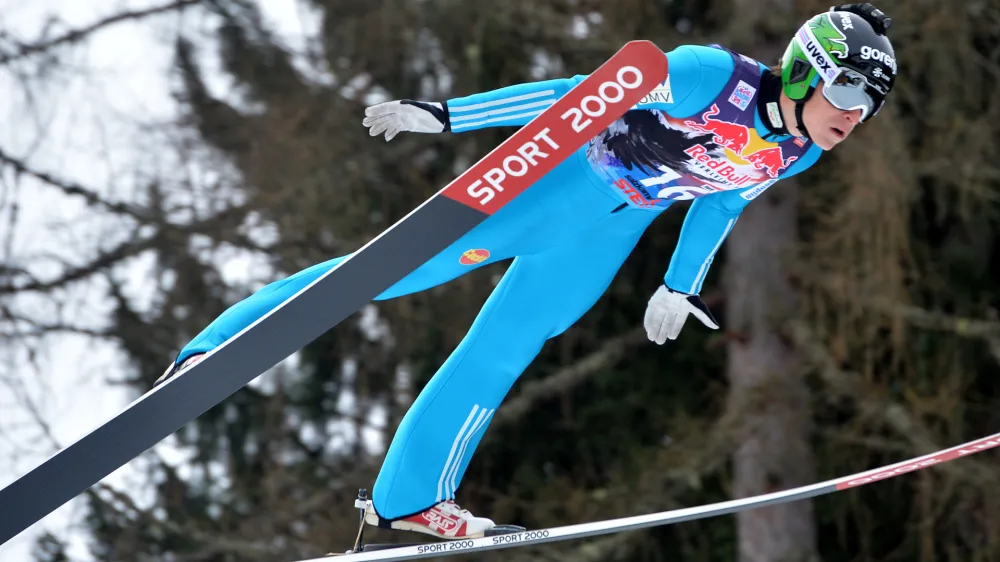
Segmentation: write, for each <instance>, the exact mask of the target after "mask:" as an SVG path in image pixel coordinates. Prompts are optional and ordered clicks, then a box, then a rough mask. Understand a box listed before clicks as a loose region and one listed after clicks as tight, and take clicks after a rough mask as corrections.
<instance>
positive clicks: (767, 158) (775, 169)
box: [744, 146, 798, 178]
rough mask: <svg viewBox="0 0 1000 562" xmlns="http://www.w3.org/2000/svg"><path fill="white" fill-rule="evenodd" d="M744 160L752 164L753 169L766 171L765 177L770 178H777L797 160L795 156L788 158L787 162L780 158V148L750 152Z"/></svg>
mask: <svg viewBox="0 0 1000 562" xmlns="http://www.w3.org/2000/svg"><path fill="white" fill-rule="evenodd" d="M744 158H746V160H747V161H748V162H750V163H751V164H753V167H754V168H757V169H758V170H764V171H766V172H767V175H769V176H771V177H772V178H776V177H778V174H779V173H781V171H782V170H784V169H785V168H787V167H788V166H789V164H791V163H792V162H795V161H796V160H798V157H797V156H789V157H788V159H787V160H786V159H784V158H782V156H781V147H780V146H772V147H771V148H765V149H763V150H758V151H757V152H751V153H750V154H747V155H746V156H744Z"/></svg>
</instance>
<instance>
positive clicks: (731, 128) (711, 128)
mask: <svg viewBox="0 0 1000 562" xmlns="http://www.w3.org/2000/svg"><path fill="white" fill-rule="evenodd" d="M718 114H719V106H718V105H717V104H714V103H713V104H712V107H711V108H709V110H708V111H706V112H705V113H703V114H702V116H701V118H702V120H703V121H704V123H699V122H697V121H692V120H690V119H688V120H686V121H684V124H685V125H687V126H688V127H690V128H692V129H694V130H695V131H698V132H702V133H710V134H711V135H712V142H714V143H715V144H716V145H718V146H721V147H723V148H727V149H729V150H732V151H733V152H734V153H736V154H737V155H738V156H739V157H740V158H743V159H744V160H746V161H747V162H749V163H750V164H751V165H752V166H753V167H754V168H755V169H757V170H764V171H765V172H767V175H768V176H769V177H772V178H776V177H778V174H780V173H781V171H782V170H784V169H785V168H787V167H788V166H789V165H790V164H791V163H792V162H794V161H795V160H797V159H798V158H797V157H796V156H790V157H789V158H787V159H785V158H784V155H783V153H782V151H781V146H779V145H774V144H772V145H771V146H769V147H767V148H764V149H761V150H756V151H752V152H750V153H746V151H747V146H748V145H749V144H750V129H749V128H748V127H746V126H745V125H740V124H738V123H729V122H727V121H721V120H719V119H715V118H714V117H715V116H716V115H718ZM699 148H701V149H703V151H702V152H698V151H697V149H699ZM693 150H694V151H695V152H698V153H697V154H692V151H693ZM685 152H686V153H687V154H688V155H690V156H691V157H693V158H695V159H696V160H698V161H699V162H703V163H706V164H708V165H709V166H711V164H709V162H711V161H712V160H715V159H711V157H706V156H704V147H701V146H693V147H691V148H689V149H688V150H686V151H685ZM715 171H716V173H719V174H720V175H722V176H723V177H725V178H726V179H727V180H729V181H730V182H732V183H736V182H735V181H734V180H733V178H731V177H729V176H727V175H726V174H725V173H722V172H720V171H719V170H715ZM745 177H746V176H740V177H739V178H738V179H742V178H745ZM743 183H746V182H745V181H743V182H740V183H737V187H738V186H739V185H742V184H743Z"/></svg>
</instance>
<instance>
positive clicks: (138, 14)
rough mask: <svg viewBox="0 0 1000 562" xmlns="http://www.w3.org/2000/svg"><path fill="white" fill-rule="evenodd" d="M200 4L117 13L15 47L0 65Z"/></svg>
mask: <svg viewBox="0 0 1000 562" xmlns="http://www.w3.org/2000/svg"><path fill="white" fill-rule="evenodd" d="M201 2H202V0H174V1H173V2H170V3H167V4H161V5H159V6H153V7H151V8H146V9H143V10H126V11H124V12H119V13H117V14H114V15H112V16H108V17H106V18H103V19H100V20H98V21H96V22H94V23H92V24H90V25H87V26H85V27H81V28H79V29H73V30H70V31H68V32H66V33H64V34H62V35H60V36H58V37H54V38H52V39H47V40H41V41H38V42H36V43H31V44H27V45H24V44H21V45H16V46H15V50H14V52H13V53H7V54H4V55H0V65H4V64H9V63H11V62H14V61H17V60H20V59H23V58H26V57H29V56H31V55H37V54H41V53H45V52H47V51H50V50H52V49H54V48H56V47H59V46H62V45H68V44H72V43H78V42H80V41H82V40H83V39H85V38H86V37H87V36H89V35H92V34H94V33H95V32H98V31H100V30H102V29H104V28H106V27H110V26H112V25H115V24H118V23H122V22H125V21H132V20H139V19H143V18H146V17H149V16H154V15H158V14H163V13H167V12H173V11H177V10H182V9H184V8H187V7H190V6H194V5H197V4H200V3H201Z"/></svg>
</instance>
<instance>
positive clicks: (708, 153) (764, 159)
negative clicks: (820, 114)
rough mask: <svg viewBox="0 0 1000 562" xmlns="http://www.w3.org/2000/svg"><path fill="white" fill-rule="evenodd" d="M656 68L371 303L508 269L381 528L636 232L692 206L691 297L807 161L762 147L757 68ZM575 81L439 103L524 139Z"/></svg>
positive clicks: (612, 270) (457, 476)
mask: <svg viewBox="0 0 1000 562" xmlns="http://www.w3.org/2000/svg"><path fill="white" fill-rule="evenodd" d="M666 56H667V58H668V63H669V76H668V78H667V79H666V81H665V82H664V83H663V84H661V85H659V87H658V88H656V89H655V90H654V91H653V92H652V93H651V94H649V95H648V96H647V97H646V98H644V99H643V100H642V102H640V103H639V104H637V105H636V107H634V108H633V109H632V110H630V111H629V112H627V113H626V114H625V116H624V117H622V118H621V119H619V120H618V121H616V122H615V123H614V124H613V125H612V126H611V127H609V128H608V129H607V130H605V131H602V132H601V133H599V134H598V135H596V136H595V137H594V138H593V139H592V140H591V141H590V142H589V143H588V144H587V145H585V146H584V147H582V148H581V149H580V150H579V151H577V152H576V153H575V154H574V155H573V156H571V157H570V158H568V159H567V160H566V161H564V162H563V163H561V164H560V165H559V166H557V167H556V168H555V169H554V170H553V171H552V172H550V173H549V174H547V175H546V176H544V177H543V178H542V179H541V180H540V181H538V182H537V183H536V184H534V185H532V186H531V187H530V188H528V189H527V190H526V191H525V192H524V193H522V194H521V195H520V196H519V197H517V198H515V199H514V200H513V201H512V202H510V203H509V204H507V205H506V206H505V207H503V208H502V209H501V210H499V211H498V212H497V213H495V214H494V215H492V216H491V217H489V218H488V219H487V220H485V221H484V222H483V223H481V224H480V225H479V226H477V227H476V228H474V229H473V230H471V231H470V232H469V233H468V234H466V235H465V236H463V237H462V238H461V239H459V240H458V241H456V242H455V243H454V244H452V245H451V246H450V247H448V248H447V249H445V250H444V251H442V252H441V253H440V254H438V255H437V256H435V257H434V258H432V259H431V260H429V261H428V262H426V263H425V264H424V265H422V266H421V267H419V268H418V269H417V270H415V271H414V272H412V273H411V274H410V275H408V276H407V277H406V278H404V279H402V280H401V281H400V282H398V283H397V284H396V285H394V286H393V287H391V288H390V289H388V290H387V291H386V292H385V293H383V294H381V295H380V296H379V297H378V300H384V299H391V298H395V297H399V296H402V295H406V294H410V293H413V292H416V291H421V290H424V289H427V288H430V287H433V286H435V285H439V284H442V283H445V282H447V281H449V280H451V279H454V278H456V277H458V276H460V275H462V274H464V273H467V272H469V271H472V270H474V269H476V268H478V267H482V266H484V265H486V264H490V263H493V262H496V261H499V260H506V259H509V258H513V262H512V263H511V265H510V267H509V268H508V269H507V271H506V273H505V275H504V276H503V278H502V280H501V281H500V282H499V284H498V285H497V287H496V288H495V290H494V291H493V292H492V294H491V295H490V297H489V299H488V300H487V301H486V303H485V304H484V306H483V308H482V310H481V312H480V313H479V315H478V316H477V318H476V319H475V321H474V323H473V324H472V327H471V328H470V330H469V332H468V334H467V335H466V336H465V338H464V339H463V340H462V342H461V343H460V344H459V345H458V347H457V349H455V350H454V352H453V353H452V354H451V356H450V357H448V359H447V360H446V361H445V362H444V364H443V365H441V368H440V369H439V370H438V371H437V373H436V374H435V375H434V376H433V378H432V379H431V380H430V382H429V383H428V384H427V385H426V386H425V387H424V388H423V390H422V391H421V392H420V394H419V396H418V397H417V398H416V400H415V401H414V403H413V405H412V406H411V407H410V409H409V411H408V412H407V413H406V415H405V416H404V418H403V419H402V422H401V423H400V426H399V428H398V429H397V431H396V434H395V436H394V438H393V440H392V443H391V444H390V446H389V449H388V451H387V453H386V457H385V461H384V464H383V466H382V469H381V471H380V473H379V475H378V477H377V479H376V482H375V485H374V487H373V491H372V498H373V502H374V506H375V509H376V511H377V512H378V513H379V515H380V516H381V517H382V518H384V519H396V518H400V517H406V516H409V515H412V514H415V513H419V512H421V511H424V510H425V509H427V508H429V507H431V506H433V505H434V504H436V503H438V502H440V501H443V500H447V499H453V498H454V496H455V491H456V489H457V488H458V486H459V484H460V482H461V481H462V476H463V474H464V473H465V470H466V467H467V466H468V464H469V461H470V459H471V458H472V456H473V452H474V451H475V450H476V447H477V445H478V443H479V441H480V439H481V438H482V436H483V434H484V432H485V431H486V428H487V427H488V425H489V423H490V419H491V418H492V416H493V415H494V413H495V412H496V409H497V407H498V406H499V405H500V403H501V401H502V400H503V398H504V396H505V395H506V394H507V392H508V391H509V389H510V388H511V386H512V385H513V384H514V382H515V381H516V380H517V378H518V377H519V376H520V375H521V373H522V372H523V371H524V369H525V368H526V367H527V366H528V364H529V363H531V361H532V360H533V359H534V358H535V356H536V355H537V354H538V352H539V350H540V349H541V347H542V345H543V344H544V343H545V341H546V340H548V339H549V338H553V337H555V336H557V335H559V334H561V333H562V332H564V331H565V330H566V329H567V328H569V327H570V326H571V325H572V324H573V323H574V322H576V321H577V320H578V319H579V318H580V317H581V316H582V315H583V314H584V313H585V312H586V311H587V310H588V309H590V308H591V307H592V306H593V305H594V303H595V302H596V301H597V299H598V298H599V297H600V296H601V295H602V294H603V293H604V291H605V289H606V288H607V287H608V285H609V284H610V283H611V281H612V279H613V277H614V276H615V274H616V272H617V271H618V269H619V268H620V266H621V265H622V263H623V262H624V260H625V259H626V257H627V256H628V255H629V254H630V253H631V251H632V249H633V248H634V246H635V244H636V243H637V241H638V240H639V237H640V236H642V233H643V232H644V231H645V230H646V227H647V226H649V224H650V223H651V222H652V221H653V220H654V219H655V218H656V217H657V216H659V214H660V213H661V212H663V211H664V210H665V209H666V208H668V207H669V206H670V204H671V203H672V202H673V201H675V200H690V199H693V200H694V201H693V203H692V204H691V207H690V209H689V211H688V213H687V215H686V217H685V220H684V224H683V227H682V229H681V233H680V238H679V241H678V245H677V248H676V249H675V251H674V254H673V257H672V259H671V260H670V265H669V268H668V269H667V272H666V275H665V277H664V282H665V283H666V285H667V286H668V287H670V288H672V289H675V290H677V291H681V292H685V293H691V294H697V293H698V292H699V291H700V290H701V286H702V282H703V281H704V279H705V275H706V273H707V272H708V269H709V266H710V265H711V263H712V259H713V258H714V256H715V254H716V252H717V251H718V249H719V247H720V246H721V245H722V243H723V241H724V240H725V239H726V236H727V235H728V234H729V232H730V231H731V230H732V228H733V225H734V224H735V223H736V220H737V218H738V217H739V215H740V212H741V211H742V210H743V208H744V207H745V206H746V205H747V204H748V203H749V202H750V201H751V200H753V199H754V198H755V197H757V196H758V195H759V194H760V193H761V192H762V191H764V190H765V189H767V188H768V187H769V186H770V185H771V184H773V183H774V182H775V181H777V180H778V179H780V178H785V177H788V176H791V175H794V174H796V173H798V172H801V171H802V170H805V169H806V168H808V167H809V166H811V165H813V164H814V163H815V162H816V160H817V159H818V158H819V156H820V154H821V152H822V151H821V149H820V148H819V147H817V146H815V145H814V144H813V143H811V142H809V141H808V140H805V139H800V138H795V137H791V136H781V137H776V136H774V135H773V134H772V132H771V131H770V130H769V129H768V128H767V127H766V126H765V125H764V123H763V121H762V119H761V116H760V114H759V113H758V110H757V103H756V102H757V94H758V88H759V87H760V84H761V75H762V74H763V73H766V72H769V70H768V69H767V68H766V66H765V65H763V64H761V63H759V62H757V61H755V60H753V59H751V58H749V57H746V56H743V55H740V54H737V53H733V52H731V51H728V50H726V49H723V48H720V47H717V46H691V45H689V46H681V47H678V48H677V49H675V50H673V51H670V52H668V53H666ZM583 78H584V77H583V76H576V77H574V78H569V79H557V80H547V81H540V82H536V83H528V84H519V85H515V86H510V87H505V88H501V89H498V90H495V91H491V92H486V93H481V94H475V95H471V96H468V97H463V98H457V99H451V100H448V102H447V107H448V111H449V116H450V124H451V130H452V132H455V133H462V132H466V131H472V130H475V129H479V128H483V127H495V126H519V125H523V124H525V123H527V122H528V121H530V120H531V119H532V118H533V117H535V116H536V115H538V114H539V113H540V112H542V111H543V110H544V109H545V108H547V107H548V106H549V105H551V104H552V103H553V102H554V101H555V100H556V99H558V98H559V97H560V96H562V95H563V94H564V93H566V92H567V91H569V89H570V88H572V87H573V86H575V85H576V84H577V83H579V82H580V81H581V80H583ZM343 259H344V257H339V258H334V259H332V260H329V261H327V262H324V263H320V264H317V265H315V266H312V267H310V268H308V269H305V270H303V271H300V272H298V273H296V274H294V275H292V276H291V277H288V278H286V279H283V280H280V281H276V282H274V283H272V284H270V285H268V286H266V287H264V288H263V289H261V290H260V291H258V292H257V293H255V294H253V295H252V296H250V297H248V298H246V299H245V300H243V301H241V302H239V303H237V304H235V305H233V306H232V307H231V308H230V309H228V310H227V311H226V312H224V313H223V314H222V315H220V316H219V317H218V318H217V319H216V320H215V321H213V322H212V324H210V325H209V326H207V327H206V328H205V330H204V331H203V332H202V333H201V334H199V335H198V336H197V337H195V338H194V340H192V341H191V342H190V343H189V344H188V345H187V346H185V347H184V349H183V350H182V351H181V352H180V354H179V356H178V357H177V362H178V363H179V362H181V361H183V360H184V359H186V358H187V357H190V356H191V355H193V354H196V353H203V352H206V351H209V350H211V349H213V348H214V347H216V346H217V345H219V344H221V343H222V342H224V341H226V340H227V339H228V338H230V337H232V336H233V335H235V334H236V333H238V332H239V331H240V330H242V329H243V328H244V327H246V326H247V325H249V324H251V323H253V322H254V321H255V320H256V319H258V318H259V317H261V316H262V315H264V314H265V313H267V312H268V311H269V310H271V309H272V308H274V307H275V306H277V305H278V304H280V303H281V302H283V301H284V300H286V299H287V298H288V297H290V296H291V295H293V294H295V293H296V292H297V291H299V290H300V289H301V288H302V287H304V286H306V285H307V284H309V283H311V282H312V281H313V280H314V279H315V278H316V277H317V276H319V275H321V274H322V273H323V272H325V271H327V270H328V269H329V268H331V267H333V266H334V265H335V264H337V263H338V262H339V261H341V260H343ZM641 316H642V314H641V312H640V313H637V318H641Z"/></svg>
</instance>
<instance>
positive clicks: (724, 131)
mask: <svg viewBox="0 0 1000 562" xmlns="http://www.w3.org/2000/svg"><path fill="white" fill-rule="evenodd" d="M718 114H719V105H718V104H715V103H713V104H712V107H711V109H709V110H708V111H706V112H705V113H703V114H702V115H701V119H702V121H704V123H699V122H697V121H692V120H690V119H688V120H687V121H684V124H685V125H687V126H688V127H690V128H691V129H693V130H695V131H699V132H702V133H712V134H714V136H713V137H712V142H714V143H715V144H717V145H719V146H721V147H724V148H728V149H729V150H732V151H733V152H735V153H736V154H742V153H743V150H744V149H745V148H746V147H747V144H749V143H750V129H749V128H748V127H746V126H744V125H737V124H736V123H729V122H728V121H721V120H719V119H713V117H714V116H716V115H718Z"/></svg>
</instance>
